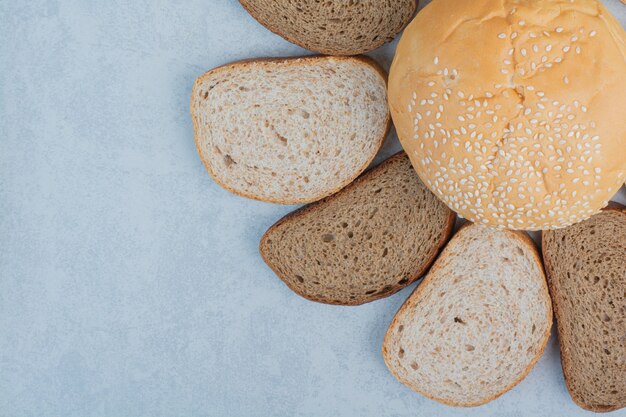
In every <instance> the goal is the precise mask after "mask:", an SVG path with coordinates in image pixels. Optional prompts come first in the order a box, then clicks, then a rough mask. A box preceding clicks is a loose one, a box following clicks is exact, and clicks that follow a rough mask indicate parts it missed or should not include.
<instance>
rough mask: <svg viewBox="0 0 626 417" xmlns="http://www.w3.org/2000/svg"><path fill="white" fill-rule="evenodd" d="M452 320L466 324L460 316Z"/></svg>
mask: <svg viewBox="0 0 626 417" xmlns="http://www.w3.org/2000/svg"><path fill="white" fill-rule="evenodd" d="M454 322H455V323H459V324H466V323H465V322H464V321H463V319H461V318H460V317H455V318H454Z"/></svg>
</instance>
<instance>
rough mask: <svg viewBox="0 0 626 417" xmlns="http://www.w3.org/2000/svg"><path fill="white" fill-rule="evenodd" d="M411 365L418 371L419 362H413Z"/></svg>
mask: <svg viewBox="0 0 626 417" xmlns="http://www.w3.org/2000/svg"><path fill="white" fill-rule="evenodd" d="M410 366H411V368H412V369H413V370H414V371H417V368H419V366H417V362H411V365H410Z"/></svg>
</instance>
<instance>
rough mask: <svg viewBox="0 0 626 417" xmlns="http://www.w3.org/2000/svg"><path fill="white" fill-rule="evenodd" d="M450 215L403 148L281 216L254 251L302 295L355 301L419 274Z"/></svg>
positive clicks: (444, 235) (442, 238) (448, 227)
mask: <svg viewBox="0 0 626 417" xmlns="http://www.w3.org/2000/svg"><path fill="white" fill-rule="evenodd" d="M455 218H456V216H455V214H454V213H453V212H452V211H451V210H449V209H448V208H447V207H446V205H445V204H443V203H442V202H441V201H440V200H439V199H438V198H437V197H435V196H434V195H433V194H432V193H431V192H430V191H429V190H428V189H427V188H426V187H425V186H424V185H423V184H422V182H421V181H420V180H419V178H418V177H417V174H416V173H415V171H414V170H413V168H412V167H411V163H410V161H409V158H408V157H407V156H406V155H405V154H404V153H402V154H399V155H397V156H394V157H392V158H390V159H388V160H387V161H385V162H383V163H382V164H381V165H379V166H377V167H376V168H374V169H372V170H370V171H368V172H367V173H365V174H363V175H362V176H361V177H360V178H358V179H357V180H356V181H355V182H354V183H352V184H351V185H349V186H348V187H346V188H345V189H343V190H342V191H340V192H339V193H337V194H335V195H333V196H331V197H328V198H327V199H325V200H322V201H320V202H317V203H314V204H312V205H310V206H307V207H305V208H303V209H301V210H298V211H296V212H294V213H292V214H289V215H287V216H286V217H285V218H283V219H282V220H280V221H279V222H278V223H276V224H275V225H274V226H272V227H271V228H270V229H269V230H268V231H267V233H266V234H265V236H264V237H263V239H262V241H261V254H262V255H263V258H264V259H265V261H266V262H267V264H268V265H269V266H270V267H271V268H272V269H273V270H274V271H275V272H276V274H277V275H278V276H279V277H280V278H281V279H282V280H283V281H284V282H285V283H286V284H287V285H288V286H289V287H290V288H292V289H293V290H294V291H296V292H297V293H298V294H300V295H301V296H303V297H306V298H308V299H311V300H314V301H319V302H323V303H329V304H346V305H354V304H362V303H366V302H369V301H372V300H376V299H379V298H382V297H386V296H388V295H391V294H393V293H395V292H396V291H398V290H400V289H402V288H404V287H405V286H407V285H409V284H410V283H412V282H414V281H415V280H416V279H418V278H419V277H420V276H421V275H422V274H423V273H424V272H425V271H426V269H427V268H428V267H429V266H430V265H431V263H432V262H433V261H434V259H435V257H436V255H437V254H438V252H439V250H440V249H441V247H443V245H444V244H445V242H446V241H447V239H448V238H449V237H450V234H451V232H452V228H453V226H454V221H455Z"/></svg>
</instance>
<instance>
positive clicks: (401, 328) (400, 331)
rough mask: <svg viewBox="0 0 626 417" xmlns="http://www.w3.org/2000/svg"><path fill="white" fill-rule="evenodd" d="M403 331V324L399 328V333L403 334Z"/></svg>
mask: <svg viewBox="0 0 626 417" xmlns="http://www.w3.org/2000/svg"><path fill="white" fill-rule="evenodd" d="M402 330H404V325H403V324H401V325H399V326H398V333H402Z"/></svg>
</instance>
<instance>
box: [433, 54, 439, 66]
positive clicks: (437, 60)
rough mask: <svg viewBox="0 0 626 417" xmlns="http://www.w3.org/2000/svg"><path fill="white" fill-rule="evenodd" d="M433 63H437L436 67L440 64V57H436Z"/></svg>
mask: <svg viewBox="0 0 626 417" xmlns="http://www.w3.org/2000/svg"><path fill="white" fill-rule="evenodd" d="M433 62H434V63H435V65H437V64H439V57H438V56H436V57H435V59H434V60H433Z"/></svg>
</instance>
